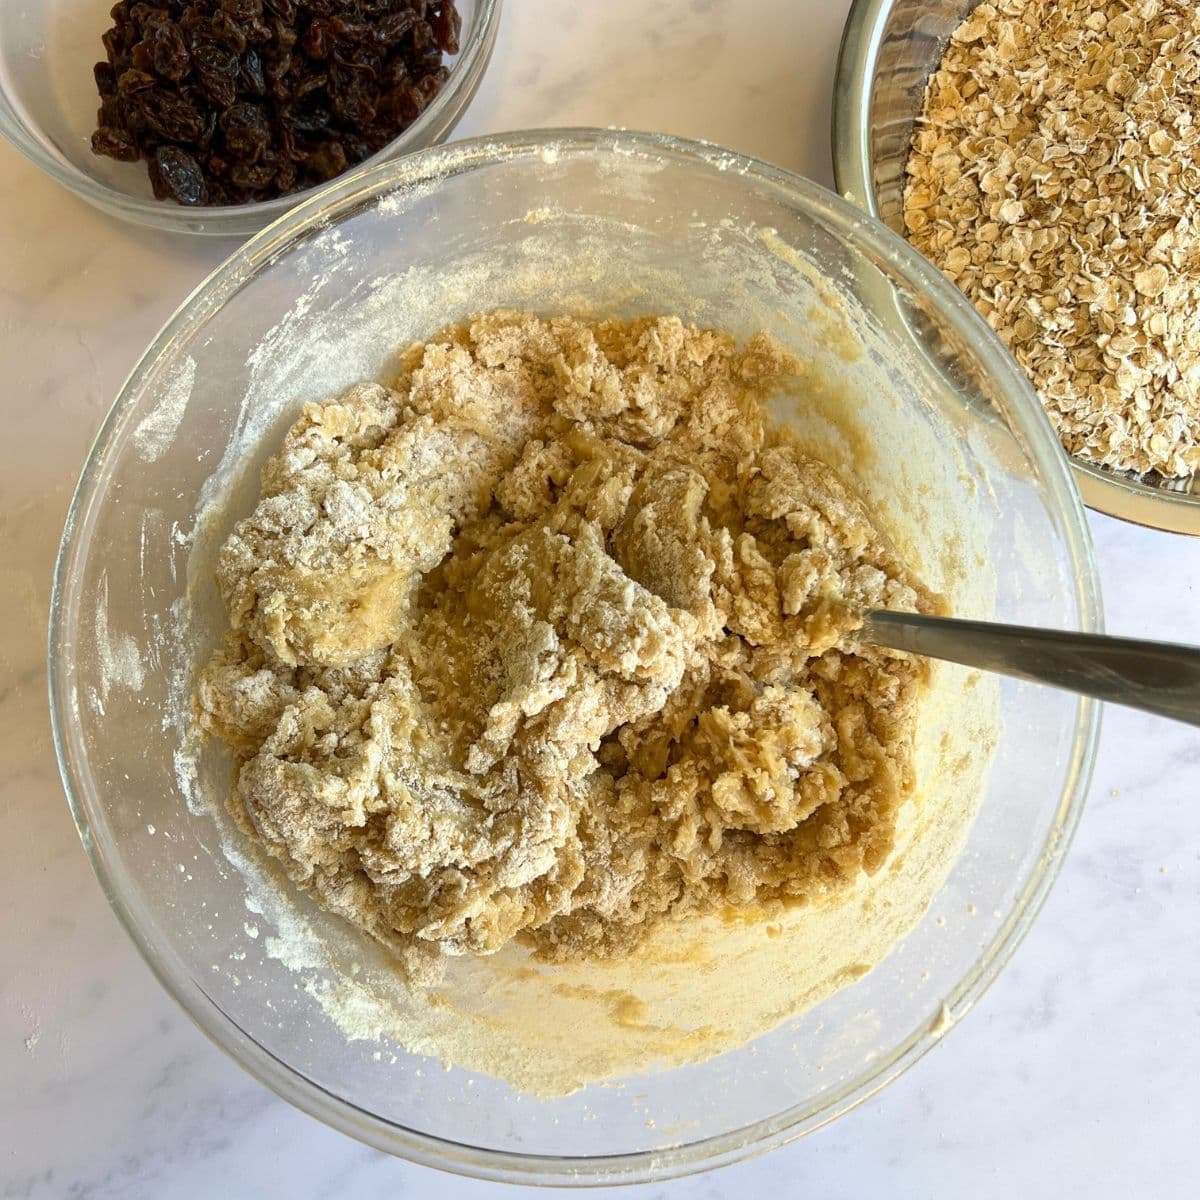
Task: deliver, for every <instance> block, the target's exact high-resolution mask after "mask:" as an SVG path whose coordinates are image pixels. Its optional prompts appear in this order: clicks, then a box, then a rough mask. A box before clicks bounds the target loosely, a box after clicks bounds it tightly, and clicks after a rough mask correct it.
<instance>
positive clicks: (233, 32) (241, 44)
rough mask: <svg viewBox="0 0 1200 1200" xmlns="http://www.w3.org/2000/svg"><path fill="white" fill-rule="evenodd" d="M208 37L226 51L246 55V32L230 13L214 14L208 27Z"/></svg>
mask: <svg viewBox="0 0 1200 1200" xmlns="http://www.w3.org/2000/svg"><path fill="white" fill-rule="evenodd" d="M208 36H209V37H210V38H211V39H212V40H213V41H214V42H216V43H218V45H221V46H224V47H225V49H226V50H232V51H233V53H234V54H243V53H245V50H246V34H245V31H244V30H243V29H242V27H241V26H240V25H239V24H238V23H237V22H236V21H235V20H234V19H233V18H232V17H231V16H230V15H229V14H228V13H223V12H219V13H216V14H214V16H213V19H212V20H211V21H210V22H209V25H208Z"/></svg>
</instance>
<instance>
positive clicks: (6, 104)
mask: <svg viewBox="0 0 1200 1200" xmlns="http://www.w3.org/2000/svg"><path fill="white" fill-rule="evenodd" d="M501 3H502V0H477V8H476V12H475V20H474V21H473V22H472V24H471V27H470V29H469V30H468V36H467V40H466V41H465V42H464V43H463V44H462V45H461V46H460V47H459V53H458V56H457V58H456V60H455V63H454V67H453V69H452V70H451V72H450V76H449V78H448V79H447V80H446V82H445V84H444V85H443V86H442V88H441V90H440V91H439V92H438V94H437V95H436V96H435V97H434V98H433V102H432V103H431V104H430V105H429V106H428V107H427V108H426V109H425V110H424V111H423V112H422V113H421V114H420V116H418V117H417V119H416V120H415V121H414V122H413V123H412V124H411V125H410V126H409V127H408V128H407V129H406V130H404V131H403V133H401V134H400V135H399V136H397V137H395V138H393V139H392V140H391V141H390V142H388V144H387V145H386V146H384V147H383V148H382V149H380V150H378V151H376V152H375V153H374V154H373V155H371V157H370V158H368V159H366V160H364V162H362V163H360V164H358V165H356V166H355V167H354V169H353V170H352V171H347V172H344V173H343V174H342V175H340V176H338V177H337V180H334V181H330V182H336V181H338V180H341V179H345V178H347V176H349V175H351V174H355V173H357V172H358V171H360V170H363V169H369V168H371V167H373V166H377V165H379V164H380V163H383V162H390V161H394V160H395V159H396V158H399V157H401V156H403V155H405V154H407V153H413V152H416V151H418V150H421V149H424V148H425V146H424V145H423V144H422V139H423V138H424V137H425V136H427V135H428V134H429V133H430V132H431V131H432V136H433V137H434V138H435V139H440V138H444V137H445V136H446V135H447V134H449V132H450V131H451V130H452V129H453V128H454V126H455V124H457V122H458V120H459V119H460V118H461V117H462V115H463V113H464V112H465V110H466V107H467V105H468V104H470V102H471V99H472V97H473V96H474V94H475V91H476V89H477V88H478V86H479V83H480V81H481V80H482V78H483V74H484V72H485V71H486V69H487V65H488V62H489V60H490V59H491V54H492V49H493V47H494V46H495V42H496V34H497V30H498V28H499V21H500V8H501ZM0 137H2V138H3V139H4V140H5V141H6V142H8V144H9V145H10V146H12V147H13V149H15V150H16V151H18V152H19V153H20V154H21V155H23V156H24V157H25V158H27V159H28V160H29V161H30V162H31V163H33V165H34V166H36V167H38V168H39V169H40V170H42V171H44V172H45V173H46V174H47V175H49V176H50V178H51V179H53V180H54V181H55V182H57V183H60V184H61V185H62V186H63V187H65V188H67V189H68V191H70V192H72V193H73V194H74V195H76V196H78V197H80V199H82V200H85V201H87V202H88V203H89V204H91V205H93V206H95V207H96V208H99V209H100V210H101V211H103V212H106V213H109V214H110V215H113V216H117V217H120V218H121V219H123V220H126V221H129V222H131V223H133V224H135V225H140V226H142V227H145V228H150V229H159V230H163V231H165V232H167V233H181V234H188V235H192V236H199V237H239V236H253V235H254V234H255V233H257V232H259V231H261V230H262V229H264V228H266V227H267V226H268V225H270V224H271V222H273V221H275V220H277V219H278V218H279V217H281V216H283V215H284V214H286V213H288V212H290V211H292V210H293V209H295V208H296V207H298V206H299V205H301V204H304V203H306V202H307V201H308V200H309V199H310V198H312V197H313V196H317V195H320V193H321V192H322V191H324V189H325V188H326V187H327V186H328V184H322V185H321V186H319V187H311V188H305V189H304V190H303V191H299V192H293V193H291V194H289V195H287V196H278V197H276V198H275V199H273V200H263V201H261V202H259V203H255V204H228V205H202V206H200V207H196V208H190V207H187V206H186V205H182V204H172V203H170V202H169V201H164V200H155V199H154V198H152V197H150V198H147V197H145V196H133V195H130V194H129V193H127V192H122V191H119V190H118V189H116V188H114V187H110V186H109V185H108V184H106V183H103V182H101V180H99V179H98V178H96V177H95V176H93V175H91V174H89V173H88V172H87V171H84V170H82V169H80V168H79V167H77V166H75V164H74V163H72V162H70V161H69V160H67V159H66V158H65V157H60V156H59V155H57V154H54V153H52V152H51V151H49V150H47V149H46V147H45V146H43V145H42V143H41V141H40V140H39V139H38V138H37V137H36V136H34V135H32V134H31V133H30V131H29V128H28V122H27V121H26V120H25V119H24V118H23V117H22V116H21V114H20V112H19V111H18V109H17V107H16V106H15V105H14V104H13V102H12V101H11V100H10V98H9V96H8V94H7V93H6V92H5V91H4V90H3V89H0ZM431 144H437V141H436V140H435V142H434V143H431ZM128 165H130V166H134V167H140V166H141V165H142V164H141V163H140V162H139V163H132V164H128Z"/></svg>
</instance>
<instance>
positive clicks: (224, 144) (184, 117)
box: [92, 0, 461, 205]
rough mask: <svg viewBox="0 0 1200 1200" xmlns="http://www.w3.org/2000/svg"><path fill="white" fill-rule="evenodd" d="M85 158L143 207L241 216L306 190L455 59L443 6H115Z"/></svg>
mask: <svg viewBox="0 0 1200 1200" xmlns="http://www.w3.org/2000/svg"><path fill="white" fill-rule="evenodd" d="M112 20H113V27H112V28H111V29H109V30H108V31H107V32H106V33H105V34H104V38H103V41H104V48H105V51H106V54H107V58H106V61H104V62H101V63H97V64H96V68H95V75H96V88H97V91H98V92H99V93H100V99H101V105H100V110H99V113H98V118H97V125H98V127H97V129H96V132H95V133H94V134H93V135H92V149H93V151H94V152H95V153H96V154H103V155H105V156H107V157H109V158H115V159H118V160H120V161H123V162H129V161H135V160H137V159H138V158H141V159H144V160H145V161H146V162H147V166H148V170H149V173H150V180H151V184H152V186H153V188H154V194H155V195H156V196H157V197H159V198H160V199H164V200H174V201H175V202H176V203H179V204H188V205H196V204H244V203H247V202H251V201H256V200H266V199H270V198H272V197H275V196H281V195H285V194H287V193H288V192H292V191H296V190H298V189H300V188H306V187H312V186H314V185H316V184H319V183H324V182H325V181H326V180H328V179H332V178H333V177H334V176H335V175H339V174H341V173H342V172H343V171H345V170H346V169H347V168H348V167H350V166H353V165H354V164H355V163H358V162H361V161H362V160H363V159H364V158H367V157H368V156H369V155H371V154H373V153H375V152H376V151H377V150H380V149H381V148H382V147H384V146H386V145H387V144H388V143H389V142H390V141H392V140H393V139H394V138H396V137H397V136H399V134H401V133H402V132H403V131H404V130H405V129H406V128H408V126H409V125H411V124H412V122H413V121H415V120H416V119H417V117H418V116H420V114H421V112H422V111H423V110H424V109H425V108H426V107H427V106H428V104H429V103H430V101H432V99H433V98H434V96H436V94H437V92H438V91H439V90H440V88H441V86H442V84H443V83H444V82H445V80H446V79H447V78H448V77H449V71H448V69H447V68H446V66H445V65H444V63H443V55H444V54H456V53H457V52H458V36H459V31H460V28H461V18H460V17H459V14H458V11H457V9H456V8H455V5H454V3H453V0H149V2H140V3H129V2H128V0H119V2H118V3H117V4H115V5H114V6H113V9H112Z"/></svg>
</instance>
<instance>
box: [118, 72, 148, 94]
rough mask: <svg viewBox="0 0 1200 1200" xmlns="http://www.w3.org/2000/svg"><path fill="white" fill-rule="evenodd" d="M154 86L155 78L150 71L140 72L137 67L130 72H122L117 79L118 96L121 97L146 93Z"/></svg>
mask: <svg viewBox="0 0 1200 1200" xmlns="http://www.w3.org/2000/svg"><path fill="white" fill-rule="evenodd" d="M153 86H154V76H153V75H151V74H150V73H149V72H148V71H139V70H138V69H137V68H136V67H130V68H129V70H128V71H122V72H121V74H120V75H119V76H118V77H117V94H118V95H119V96H130V95H133V93H135V92H145V91H148V90H149V89H150V88H152V87H153Z"/></svg>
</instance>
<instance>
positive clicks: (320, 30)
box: [300, 17, 334, 62]
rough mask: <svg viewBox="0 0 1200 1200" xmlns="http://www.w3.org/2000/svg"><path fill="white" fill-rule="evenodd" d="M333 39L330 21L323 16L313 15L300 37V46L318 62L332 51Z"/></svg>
mask: <svg viewBox="0 0 1200 1200" xmlns="http://www.w3.org/2000/svg"><path fill="white" fill-rule="evenodd" d="M333 40H334V33H333V29H332V28H331V27H330V23H329V22H328V21H327V20H325V19H324V18H323V17H314V18H313V20H312V24H310V25H309V27H308V30H307V31H306V32H305V34H304V37H303V38H302V39H301V42H300V47H301V49H302V50H303V51H304V53H305V54H307V55H308V57H309V58H315V59H316V60H317V61H318V62H320V61H323V60H324V59H326V58H328V57H329V55H330V54H331V53H332V50H333Z"/></svg>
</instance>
